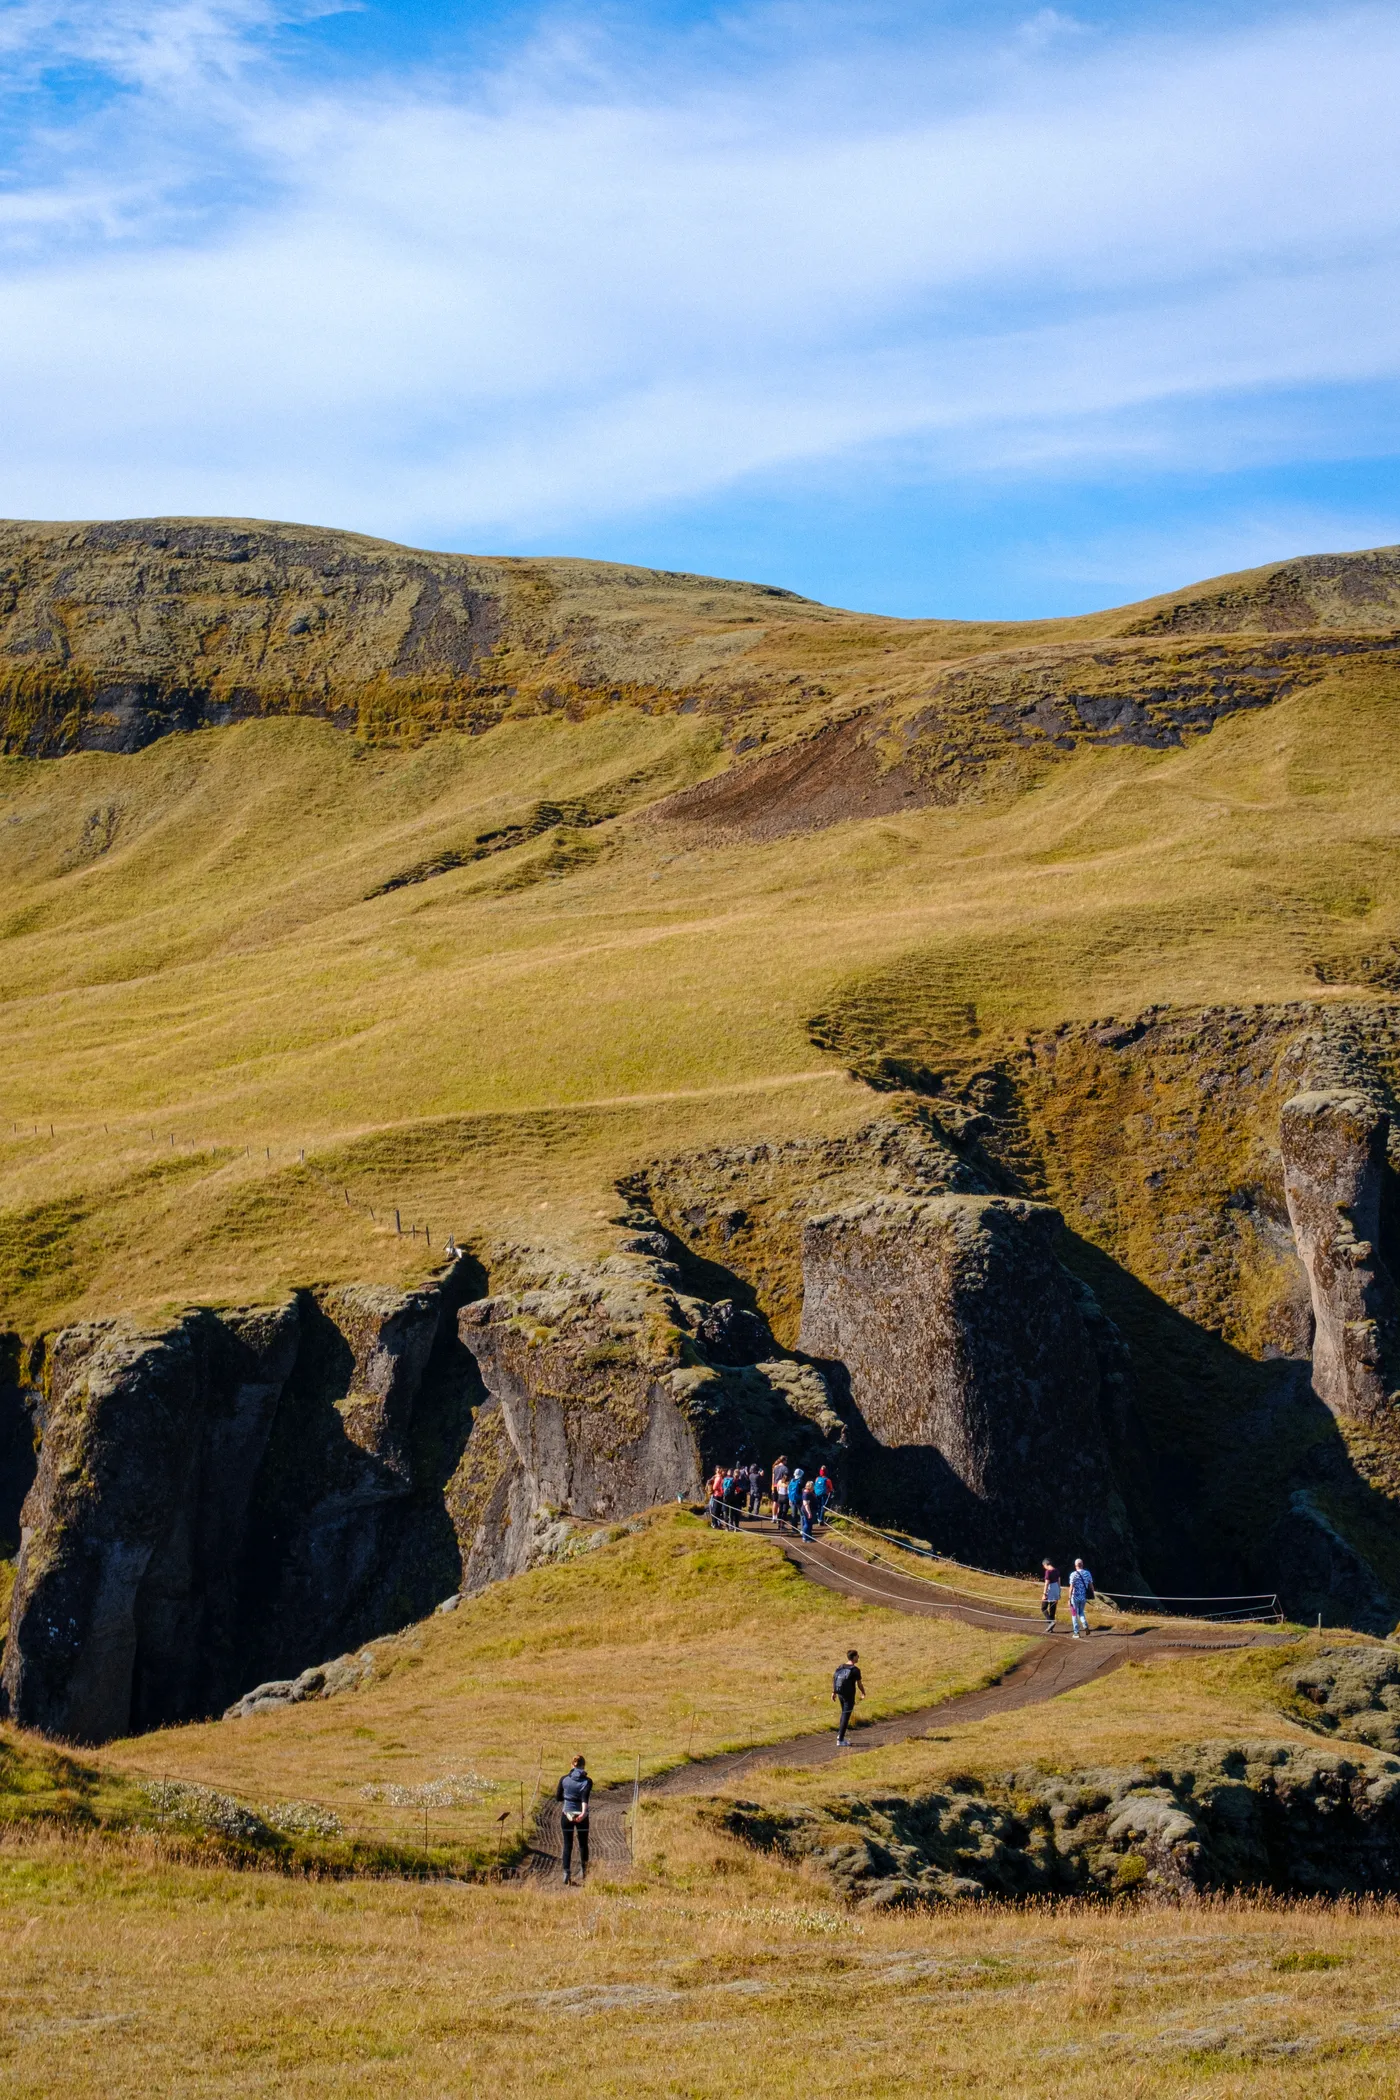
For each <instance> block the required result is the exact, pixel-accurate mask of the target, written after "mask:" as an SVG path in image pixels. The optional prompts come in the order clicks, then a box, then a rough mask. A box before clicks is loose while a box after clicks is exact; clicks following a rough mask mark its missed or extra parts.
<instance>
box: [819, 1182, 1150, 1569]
mask: <svg viewBox="0 0 1400 2100" xmlns="http://www.w3.org/2000/svg"><path fill="white" fill-rule="evenodd" d="M1059 1229H1060V1219H1059V1217H1058V1215H1057V1214H1056V1213H1055V1212H1054V1211H1052V1210H1050V1209H1048V1208H1046V1207H1045V1206H1043V1205H1039V1204H1032V1203H1025V1202H1019V1201H1016V1200H1014V1199H1008V1198H1005V1197H985V1196H934V1197H928V1198H925V1199H922V1200H919V1199H913V1200H911V1199H900V1198H884V1199H881V1200H879V1201H875V1202H871V1203H866V1204H860V1205H857V1206H855V1207H854V1208H852V1209H849V1210H846V1211H839V1212H834V1213H832V1214H830V1215H828V1216H826V1217H818V1218H814V1219H812V1220H811V1221H810V1222H809V1224H808V1226H807V1229H806V1233H805V1235H804V1263H803V1266H804V1278H805V1291H804V1297H803V1309H802V1333H801V1338H800V1345H801V1347H802V1349H803V1350H804V1351H805V1352H806V1353H807V1354H809V1355H811V1356H814V1357H816V1358H819V1359H823V1360H833V1359H834V1360H835V1361H837V1362H839V1363H840V1364H841V1365H842V1366H844V1368H845V1371H846V1374H847V1376H848V1377H849V1380H850V1393H851V1399H852V1401H853V1403H854V1405H855V1408H856V1410H857V1411H858V1414H859V1417H860V1420H861V1422H862V1424H863V1425H864V1428H865V1429H866V1430H867V1431H868V1432H869V1435H870V1437H871V1438H872V1439H873V1441H874V1443H875V1444H876V1445H877V1446H879V1447H880V1451H881V1454H882V1456H883V1455H884V1454H890V1455H891V1456H892V1455H893V1454H896V1453H897V1454H898V1457H897V1461H896V1462H895V1463H893V1464H891V1463H889V1462H888V1461H886V1462H885V1463H883V1464H876V1465H873V1466H869V1467H867V1469H866V1471H867V1474H868V1477H869V1482H870V1486H871V1487H873V1486H874V1485H875V1482H876V1481H878V1482H879V1483H880V1485H881V1487H882V1488H883V1491H884V1492H883V1496H882V1499H884V1500H886V1501H887V1503H888V1502H889V1501H897V1502H899V1503H902V1505H903V1513H904V1515H905V1518H906V1521H908V1522H910V1523H912V1524H913V1525H914V1526H915V1528H917V1529H918V1530H919V1531H921V1532H922V1533H923V1534H924V1535H926V1536H929V1537H936V1538H937V1539H938V1540H939V1541H940V1543H941V1544H943V1545H944V1547H945V1550H952V1551H953V1552H955V1553H958V1554H961V1555H962V1556H963V1557H965V1558H969V1559H981V1560H984V1561H990V1562H992V1563H993V1564H995V1565H1000V1566H1008V1567H1013V1568H1033V1567H1035V1566H1036V1565H1037V1564H1038V1562H1039V1560H1040V1558H1041V1557H1042V1556H1043V1555H1044V1554H1047V1553H1049V1554H1050V1555H1052V1557H1054V1558H1056V1559H1062V1558H1064V1557H1065V1556H1066V1555H1067V1554H1068V1555H1072V1554H1074V1553H1075V1552H1083V1553H1085V1554H1086V1555H1089V1556H1092V1557H1093V1559H1094V1561H1095V1565H1096V1569H1097V1572H1098V1573H1099V1576H1100V1579H1101V1580H1103V1581H1104V1582H1105V1583H1111V1584H1112V1585H1113V1586H1115V1587H1118V1588H1125V1589H1126V1588H1137V1587H1138V1586H1139V1584H1140V1580H1141V1578H1140V1576H1139V1573H1138V1570H1137V1566H1136V1554H1135V1549H1134V1544H1133V1540H1132V1537H1131V1531H1130V1526H1129V1524H1128V1520H1127V1514H1126V1511H1125V1509H1124V1506H1123V1501H1122V1497H1121V1494H1120V1492H1119V1490H1118V1486H1117V1482H1116V1480H1115V1478H1114V1473H1113V1467H1112V1463H1111V1459H1110V1456H1109V1448H1108V1438H1107V1433H1106V1428H1105V1422H1104V1408H1103V1405H1102V1400H1103V1397H1104V1381H1103V1377H1102V1374H1101V1368H1100V1362H1099V1358H1098V1354H1097V1353H1096V1349H1095V1342H1094V1334H1093V1331H1092V1327H1091V1324H1090V1320H1089V1319H1086V1317H1085V1312H1086V1299H1087V1298H1088V1294H1087V1293H1086V1291H1085V1288H1084V1286H1083V1285H1082V1284H1079V1283H1077V1282H1076V1280H1075V1279H1074V1278H1073V1277H1071V1276H1070V1274H1069V1273H1068V1271H1067V1270H1066V1269H1064V1268H1063V1267H1062V1266H1061V1264H1060V1263H1059V1262H1058V1260H1057V1259H1056V1257H1055V1242H1056V1238H1057V1235H1058V1232H1059ZM1091 1305H1092V1301H1090V1306H1091ZM1091 1317H1092V1311H1091ZM1095 1324H1098V1323H1097V1322H1095ZM867 1499H868V1491H867Z"/></svg>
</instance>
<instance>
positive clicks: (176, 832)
mask: <svg viewBox="0 0 1400 2100" xmlns="http://www.w3.org/2000/svg"><path fill="white" fill-rule="evenodd" d="M1396 692H1397V683H1396V678H1395V676H1394V675H1393V674H1390V673H1384V672H1381V671H1377V670H1376V669H1375V668H1373V667H1370V668H1367V667H1356V666H1353V667H1352V668H1351V669H1349V670H1343V671H1341V672H1339V673H1338V674H1337V675H1336V676H1334V677H1332V678H1330V679H1329V680H1327V681H1326V682H1325V683H1322V684H1319V685H1317V686H1315V687H1313V688H1311V689H1309V690H1308V691H1306V692H1304V693H1302V694H1299V695H1296V696H1294V697H1293V698H1292V699H1289V700H1285V701H1283V702H1280V703H1279V704H1277V705H1276V706H1274V707H1272V708H1270V709H1268V710H1266V711H1263V712H1261V713H1258V714H1254V715H1240V716H1236V717H1234V718H1232V719H1231V720H1229V721H1226V722H1225V723H1223V724H1222V725H1221V726H1220V727H1219V728H1217V729H1216V730H1215V731H1214V733H1213V734H1212V735H1210V736H1209V737H1206V738H1203V739H1201V740H1199V741H1198V742H1196V743H1194V744H1192V745H1190V746H1189V747H1187V748H1186V749H1184V750H1181V751H1175V752H1156V751H1145V750H1141V749H1113V750H1109V749H1100V750H1096V751H1089V752H1083V753H1081V754H1079V755H1078V756H1077V757H1075V758H1074V759H1072V760H1070V761H1068V762H1065V763H1063V764H1060V765H1058V766H1056V767H1055V768H1053V769H1052V770H1051V771H1050V772H1049V773H1046V774H1043V775H1042V776H1040V777H1039V779H1038V784H1035V785H1034V786H1032V787H1030V788H1028V789H1026V790H1025V791H1023V792H1017V793H1011V792H1007V793H1005V794H1003V795H1002V797H1001V798H1000V799H995V798H994V799H992V800H990V801H984V802H979V803H967V804H963V805H959V806H957V807H953V808H931V809H926V810H916V811H912V812H910V813H908V814H905V815H901V816H897V817H889V818H880V819H873V820H869V821H866V822H862V823H851V824H845V825H838V826H836V827H834V828H832V829H830V830H828V831H825V832H822V833H819V834H815V835H801V836H795V837H792V838H788V839H780V840H776V841H774V842H772V843H769V844H764V845H755V844H748V843H744V842H742V841H738V840H728V841H725V840H707V839H706V838H704V837H702V836H700V835H698V834H694V833H691V832H688V831H683V830H679V829H676V828H673V827H667V826H665V825H662V824H659V823H654V822H652V821H651V820H644V819H641V818H638V817H628V816H622V817H619V818H617V819H614V820H612V821H610V822H608V823H605V824H602V825H599V826H596V827H594V828H593V829H591V830H589V831H587V832H585V833H582V834H579V836H580V837H581V838H583V839H585V840H587V841H589V842H590V843H591V844H594V845H598V846H600V847H601V848H603V849H604V850H602V851H601V852H600V853H599V854H597V855H595V856H592V857H590V858H587V859H585V860H583V861H581V862H579V863H578V864H577V865H576V867H575V870H574V872H572V873H569V874H567V875H559V876H554V877H550V876H548V874H547V872H546V873H545V876H544V879H541V880H538V881H530V882H528V883H527V884H526V885H525V886H519V885H520V884H521V882H522V880H523V878H524V876H525V875H526V874H528V873H529V871H530V869H531V868H532V867H535V866H536V864H537V863H539V864H541V865H542V864H543V863H544V862H545V861H547V860H548V857H549V855H550V854H551V853H554V852H555V851H556V848H557V847H558V843H559V841H558V838H557V836H555V837H553V838H552V837H551V836H550V835H546V836H545V837H544V838H543V839H535V840H533V841H531V842H529V843H527V844H525V845H522V846H519V847H517V848H515V849H514V850H513V851H511V852H508V853H504V854H501V855H498V856H494V857H492V858H488V859H486V860H482V861H479V862H476V863H473V864H471V865H469V866H465V867H461V868H458V869H456V870H455V871H454V872H450V873H447V874H444V875H441V876H438V877H435V878H434V879H433V880H431V881H428V882H423V883H418V884H414V885H411V886H409V887H406V888H401V889H397V890H394V891H392V892H390V893H389V894H387V895H383V896H379V897H377V898H374V899H373V900H372V901H368V902H366V901H364V900H365V898H366V896H367V893H368V892H369V891H370V890H371V889H372V888H374V887H375V886H376V885H377V884H379V883H381V882H383V881H384V880H386V879H387V878H388V877H389V876H390V875H391V874H393V873H394V872H395V870H397V869H401V868H403V867H405V866H409V865H413V864H416V863H417V862H420V861H422V860H423V859H425V858H430V857H431V856H432V855H433V854H435V853H438V852H440V851H442V850H444V849H446V848H448V847H450V846H451V845H453V844H454V842H460V841H461V840H462V839H463V838H466V837H476V836H478V835H479V833H480V832H482V831H483V830H487V829H490V828H492V827H493V826H498V825H503V824H508V823H512V822H517V821H519V820H521V818H522V816H523V815H524V814H526V813H528V811H529V810H530V809H531V808H533V807H534V806H535V804H536V803H537V802H538V801H539V800H540V799H541V798H546V797H553V798H555V799H556V800H558V799H560V798H564V797H567V796H569V795H578V794H593V793H599V792H601V791H602V790H603V789H604V788H606V787H608V785H609V783H613V784H616V783H617V782H618V781H619V780H631V779H643V778H644V779H645V781H646V783H647V785H646V787H645V788H644V789H640V788H639V789H638V790H637V791H636V792H637V794H638V795H640V796H641V797H642V798H643V799H645V796H646V795H649V794H653V793H657V792H660V791H661V790H662V788H664V787H665V786H666V785H674V784H678V783H680V782H681V781H683V780H685V779H689V778H693V777H696V776H697V775H698V774H699V773H700V772H703V771H704V770H707V769H708V768H709V767H711V766H712V765H713V763H714V745H713V732H712V731H711V730H710V729H708V728H706V727H704V726H703V724H700V723H699V720H698V718H682V719H677V718H675V717H666V718H652V717H648V716H646V715H643V714H641V713H637V712H633V711H629V710H627V709H620V710H617V711H615V712H613V713H611V714H608V715H605V716H601V717H598V718H596V719H594V720H590V721H588V722H584V723H578V724H574V723H569V722H566V721H561V720H555V719H549V720H543V719H541V720H531V721H521V722H512V723H508V724H506V725H504V726H503V727H502V728H501V729H499V730H496V731H493V732H492V733H491V734H489V735H486V736H481V737H477V738H471V737H466V736H453V735H444V736H442V737H440V738H438V739H436V740H435V741H434V742H432V743H430V744H428V745H426V746H424V747H423V748H422V749H420V750H416V751H411V752H385V751H368V752H367V751H366V750H365V748H364V747H363V746H361V745H358V744H357V743H356V742H355V741H354V740H353V739H351V738H349V737H347V736H344V735H341V734H339V733H338V732H336V731H334V730H332V729H330V728H328V727H326V726H325V725H324V724H321V723H318V722H314V721H309V720H298V719H293V720H283V721H259V722H251V723H246V724H244V725H242V726H240V727H236V728H231V729H227V730H219V731H208V732H202V733H200V734H199V735H196V736H190V737H183V738H181V737H171V738H167V739H165V740H163V741H161V742H159V743H157V744H155V745H153V746H151V747H150V748H149V749H148V750H146V751H144V752H142V753H140V754H139V755H137V756H135V757H113V756H105V755H102V754H98V753H87V754H84V755H81V756H76V757H72V758H68V759H64V760H60V761H53V762H42V763H41V762H26V761H19V760H9V761H5V762H4V764H3V768H0V782H2V783H3V796H4V807H5V811H6V822H5V824H4V826H3V828H0V883H3V892H4V895H5V897H6V900H7V905H8V916H7V918H6V920H5V923H4V928H3V932H4V936H5V937H4V945H3V953H4V959H5V962H4V982H5V993H6V1000H5V1021H6V1042H7V1078H8V1082H9V1085H8V1090H7V1106H8V1109H9V1118H8V1119H7V1124H6V1125H0V1203H2V1204H3V1206H4V1208H3V1212H0V1263H3V1270H4V1275H5V1317H6V1319H7V1320H8V1321H9V1322H10V1323H11V1324H14V1325H16V1326H20V1327H22V1328H24V1329H25V1330H26V1331H33V1330H34V1329H35V1328H36V1327H38V1326H41V1325H45V1324H48V1323H50V1322H53V1321H56V1320H59V1319H70V1318H74V1317H77V1316H80V1315H83V1314H91V1313H98V1312H108V1311H112V1310H114V1309H117V1308H122V1307H125V1308H129V1309H147V1310H149V1309H151V1308H155V1307H158V1306H163V1305H168V1304H171V1303H178V1302H188V1301H189V1300H192V1299H207V1300H215V1301H222V1302H226V1301H228V1300H238V1299H249V1298H267V1297H269V1296H271V1295H273V1294H274V1293H275V1292H277V1291H279V1290H281V1289H283V1288H285V1287H286V1286H287V1285H288V1284H289V1283H291V1282H299V1281H306V1280H311V1279H322V1278H323V1279H327V1280H330V1279H334V1278H344V1277H355V1276H365V1275H370V1276H374V1277H382V1278H384V1279H386V1280H389V1279H392V1278H395V1277H407V1276H410V1275H415V1274H420V1273H422V1270H423V1268H424V1266H425V1258H426V1255H427V1249H426V1248H425V1247H424V1244H423V1242H422V1240H421V1238H420V1239H418V1240H416V1241H410V1242H409V1244H408V1245H407V1246H406V1247H405V1246H404V1245H402V1244H400V1243H398V1242H396V1241H394V1240H393V1236H392V1229H391V1227H390V1228H389V1229H388V1230H386V1228H385V1225H384V1212H385V1207H386V1206H387V1207H389V1208H392V1207H394V1206H397V1207H398V1208H399V1209H400V1211H401V1213H402V1216H403V1219H404V1222H405V1224H406V1225H407V1224H408V1223H409V1222H410V1221H412V1222H415V1223H418V1224H426V1225H428V1226H430V1227H432V1228H434V1230H435V1232H436V1233H437V1234H440V1233H441V1232H442V1231H443V1230H444V1229H452V1230H455V1231H456V1232H458V1233H459V1235H460V1234H476V1235H479V1236H481V1237H482V1238H483V1239H486V1238H496V1239H500V1238H511V1237H522V1236H523V1237H529V1238H532V1239H535V1240H542V1241H547V1242H553V1243H556V1244H565V1243H567V1244H569V1245H572V1246H575V1247H577V1246H579V1245H580V1244H586V1243H587V1241H588V1239H589V1235H590V1233H596V1231H597V1228H598V1224H599V1220H600V1216H606V1215H608V1214H609V1212H610V1210H611V1208H612V1206H613V1197H612V1182H613V1180H614V1178H615V1176H616V1175H617V1174H618V1173H619V1172H624V1171H627V1170H629V1169H630V1168H632V1167H634V1166H635V1165H636V1164H637V1163H638V1162H639V1161H641V1160H644V1159H645V1158H646V1157H648V1156H651V1155H653V1154H655V1153H656V1152H665V1151H667V1150H676V1149H681V1148H685V1147H687V1146H691V1145H696V1144H705V1143H713V1142H720V1141H734V1142H741V1141H751V1140H752V1138H753V1137H754V1136H756V1135H763V1136H786V1135H792V1134H794V1133H797V1132H800V1131H827V1130H832V1129H849V1128H850V1127H852V1126H853V1124H854V1123H855V1122H857V1121H858V1120H860V1116H861V1113H862V1109H861V1098H862V1097H861V1092H860V1090H859V1089H858V1088H856V1087H854V1086H852V1085H851V1084H850V1083H849V1082H844V1081H842V1080H841V1079H840V1078H839V1077H833V1072H834V1067H833V1064H832V1062H831V1060H829V1059H828V1058H827V1057H825V1056H824V1055H823V1053H822V1052H821V1051H819V1050H818V1049H817V1048H816V1047H815V1046H814V1044H813V1043H812V1041H811V1040H810V1039H809V1036H808V1033H807V1022H808V1019H809V1017H810V1016H812V1015H813V1014H816V1013H819V1012H822V1011H824V1010H826V1009H828V1008H830V1006H831V1004H832V1002H833V1000H835V999H839V997H840V996H841V994H842V988H843V987H845V986H846V985H848V984H849V983H850V982H851V981H853V980H859V979H860V977H861V976H862V973H867V974H868V973H869V972H870V971H871V970H872V969H876V968H881V967H886V966H892V965H894V964H896V963H899V962H900V960H901V958H907V957H909V956H910V955H911V954H913V955H916V956H917V957H918V958H919V964H918V970H917V972H916V973H915V974H916V976H917V977H918V979H919V982H920V983H922V984H924V985H925V986H927V985H928V984H929V983H933V984H934V986H935V988H936V996H937V998H939V999H944V1000H946V1001H950V1002H952V1005H953V1006H954V1007H955V1008H956V1007H959V1002H966V1003H970V1004H971V1005H972V1006H973V1008H974V1009H975V1014H976V1023H977V1026H978V1027H979V1029H980V1030H981V1039H980V1044H979V1048H981V1047H987V1048H990V1047H991V1046H993V1045H994V1044H995V1043H996V1041H998V1040H999V1039H1001V1038H1003V1037H1004V1036H1006V1035H1008V1034H1014V1033H1015V1032H1016V1031H1018V1030H1022V1029H1025V1028H1028V1027H1031V1026H1037V1025H1044V1024H1049V1023H1053V1022H1055V1021H1057V1020H1059V1019H1061V1018H1074V1017H1084V1016H1090V1015H1094V1014H1099V1013H1105V1012H1109V1011H1119V1012H1127V1011H1132V1010H1134V1009H1136V1008H1139V1007H1141V1006H1144V1005H1146V1004H1149V1003H1152V1002H1154V1001H1158V1000H1177V1001H1195V1000H1200V1001H1211V1000H1228V1001H1238V1000H1249V999H1259V1000H1274V999H1287V998H1293V997H1299V996H1313V995H1315V994H1317V992H1318V991H1319V987H1318V985H1317V982H1316V979H1315V976H1314V975H1313V974H1312V970H1311V965H1312V963H1313V961H1314V960H1315V959H1316V958H1317V956H1318V955H1319V954H1320V953H1327V954H1331V953H1333V952H1335V951H1337V950H1339V949H1343V948H1345V949H1348V950H1349V949H1350V948H1352V947H1358V948H1359V947H1360V946H1362V945H1364V944H1365V943H1366V942H1367V941H1370V940H1374V939H1376V938H1380V937H1383V936H1384V935H1385V934H1386V933H1387V932H1389V931H1394V930H1397V929H1400V883H1398V882H1397V875H1396V862H1395V857H1394V855H1393V853H1392V851H1391V842H1392V841H1393V839H1394V836H1395V830H1396V817H1395V810H1396V808H1397V807H1398V806H1400V800H1397V795H1396V777H1395V776H1396V767H1397V759H1396V757H1395V747H1394V739H1393V736H1392V733H1391V731H1392V723H1393V716H1394V702H1395V697H1396ZM108 811H114V812H115V815H114V816H112V818H111V824H110V829H111V841H112V842H111V844H110V845H107V846H105V847H103V846H102V841H103V840H104V839H105V838H106V837H107V831H106V830H104V829H103V825H105V824H106V823H107V818H106V816H105V815H104V813H105V812H108ZM94 813H96V814H97V815H98V816H99V817H102V819H103V824H102V825H99V826H98V827H97V829H96V830H95V831H94V830H93V828H92V819H93V817H94ZM85 839H86V840H87V841H88V845H87V846H85V845H84V840H85ZM93 840H96V841H97V848H101V850H97V848H94V846H93V843H92V842H93ZM85 853H86V854H88V855H89V857H87V858H84V854H85ZM864 1099H865V1100H866V1101H867V1102H869V1100H870V1097H869V1096H868V1095H866V1096H864ZM10 1124H13V1126H14V1128H13V1129H12V1128H11V1127H9V1125H10ZM50 1125H52V1126H53V1133H54V1134H53V1135H52V1136H50V1134H49V1130H50ZM36 1130H37V1135H36ZM172 1137H173V1138H174V1140H175V1142H174V1144H173V1145H172V1144H171V1142H170V1140H171V1138H172ZM245 1148H246V1150H245ZM303 1149H304V1150H305V1152H306V1160H305V1163H304V1166H303V1162H302V1161H301V1158H300V1154H301V1152H302V1150H303ZM269 1153H270V1155H271V1156H270V1158H269V1157H268V1154H269ZM347 1189H348V1190H349V1193H350V1197H351V1203H350V1205H349V1206H347V1205H346V1202H345V1191H346V1190H347ZM371 1207H372V1208H373V1209H374V1210H375V1212H376V1213H377V1220H376V1221H375V1222H372V1221H371V1219H370V1216H369V1211H370V1209H371Z"/></svg>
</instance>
